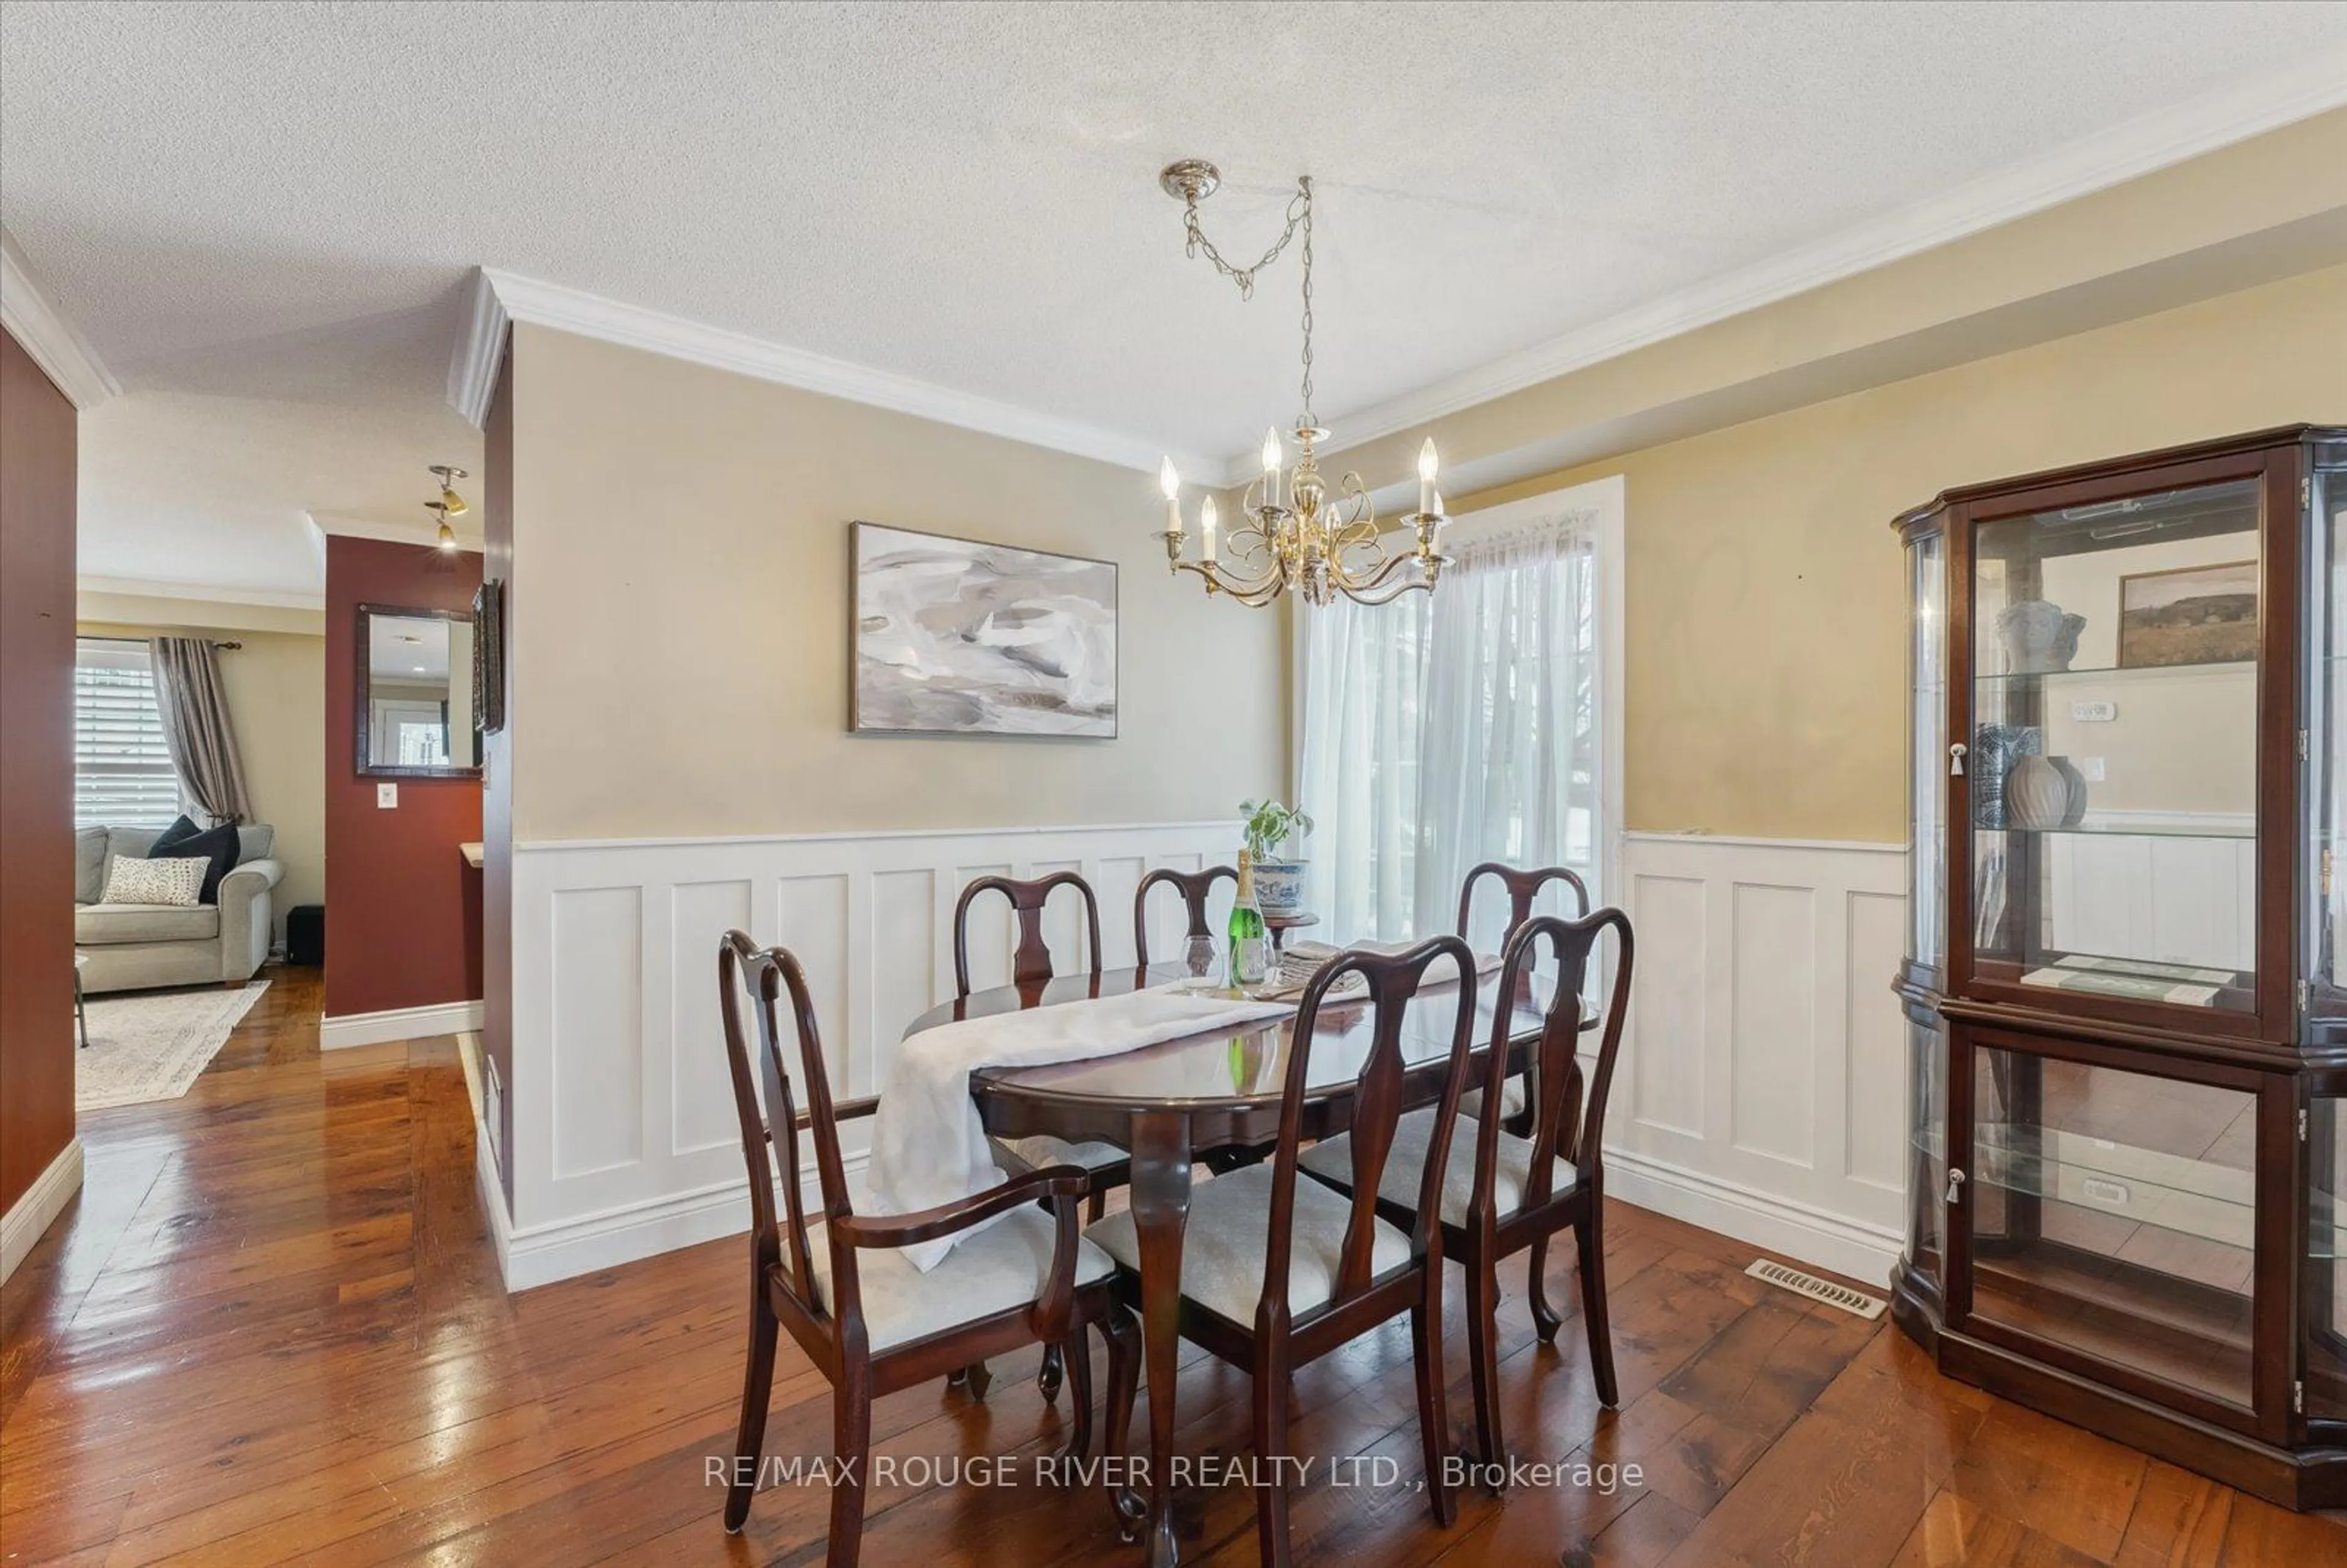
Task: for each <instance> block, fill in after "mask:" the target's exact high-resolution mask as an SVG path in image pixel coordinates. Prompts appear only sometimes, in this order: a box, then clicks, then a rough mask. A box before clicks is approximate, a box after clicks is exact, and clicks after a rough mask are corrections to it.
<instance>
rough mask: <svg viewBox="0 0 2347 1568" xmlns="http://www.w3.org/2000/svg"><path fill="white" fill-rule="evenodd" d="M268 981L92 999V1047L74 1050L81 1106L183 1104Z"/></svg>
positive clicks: (77, 1105)
mask: <svg viewBox="0 0 2347 1568" xmlns="http://www.w3.org/2000/svg"><path fill="white" fill-rule="evenodd" d="M267 989H269V982H268V981H267V980H255V981H253V982H252V983H251V985H249V986H246V987H245V988H244V989H242V990H235V991H231V990H222V989H220V988H218V987H213V988H211V989H207V990H184V991H126V992H121V993H118V994H116V995H113V996H102V997H91V998H90V999H88V1001H87V1003H85V1004H84V1005H85V1007H86V1008H87V1010H88V1015H89V1049H88V1050H82V1049H81V1042H80V1039H79V1037H78V1036H77V1037H76V1038H75V1042H74V1044H75V1049H74V1063H75V1071H74V1109H75V1110H77V1111H103V1110H105V1109H107V1108H108V1106H113V1105H137V1104H139V1103H140V1102H144V1101H149V1100H177V1099H178V1098H179V1096H180V1095H182V1094H185V1093H186V1092H187V1091H188V1086H189V1085H190V1084H191V1083H193V1082H195V1081H196V1078H197V1076H198V1075H199V1074H200V1073H201V1072H202V1071H203V1070H204V1067H205V1065H206V1064H207V1063H209V1062H210V1061H211V1059H212V1058H213V1057H215V1056H218V1055H219V1054H220V1047H221V1046H223V1045H226V1044H227V1043H228V1037H229V1031H230V1030H233V1029H235V1028H236V1025H237V1020H240V1019H241V1018H243V1017H244V1015H245V1013H246V1012H247V1011H248V1010H250V1009H251V1006H252V1004H253V1003H254V1002H255V1001H257V1000H258V999H260V997H261V992H263V991H265V990H267ZM68 1025H69V1026H70V1020H68Z"/></svg>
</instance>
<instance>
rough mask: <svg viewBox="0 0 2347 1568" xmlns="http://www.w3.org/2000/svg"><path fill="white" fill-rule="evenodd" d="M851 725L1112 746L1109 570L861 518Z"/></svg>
mask: <svg viewBox="0 0 2347 1568" xmlns="http://www.w3.org/2000/svg"><path fill="white" fill-rule="evenodd" d="M848 593H849V608H850V614H849V617H848V623H849V629H850V632H849V635H850V646H849V650H848V674H847V679H848V729H849V731H850V732H851V733H856V734H863V735H932V736H935V735H953V736H986V737H989V738H1004V739H1020V740H1114V739H1115V738H1116V737H1117V730H1118V714H1117V692H1118V667H1117V660H1118V646H1117V643H1118V635H1117V634H1118V621H1119V609H1120V606H1119V599H1118V595H1119V583H1118V576H1117V566H1116V563H1115V562H1114V561H1106V560H1097V559H1092V558H1090V557H1085V556H1073V555H1065V554H1061V553H1060V552H1058V551H1054V550H1042V549H1035V548H1030V547H1029V546H1025V545H1010V544H1001V543H997V542H993V541H989V540H984V539H971V538H958V537H956V536H953V535H948V534H936V533H928V532H925V531H923V530H920V529H917V528H895V527H892V526H890V525H887V524H882V523H872V522H864V521H856V522H855V523H852V524H851V525H850V544H849V549H848Z"/></svg>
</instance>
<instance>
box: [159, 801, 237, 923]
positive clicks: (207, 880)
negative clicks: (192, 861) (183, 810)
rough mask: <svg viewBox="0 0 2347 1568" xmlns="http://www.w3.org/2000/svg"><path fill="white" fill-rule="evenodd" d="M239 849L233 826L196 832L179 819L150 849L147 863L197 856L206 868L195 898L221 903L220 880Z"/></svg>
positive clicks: (192, 826) (234, 825)
mask: <svg viewBox="0 0 2347 1568" xmlns="http://www.w3.org/2000/svg"><path fill="white" fill-rule="evenodd" d="M239 853H240V845H239V841H238V838H237V833H236V824H234V823H232V822H227V823H222V824H221V825H220V826H218V827H212V828H205V829H202V830H200V831H199V830H198V828H197V826H196V825H195V824H194V823H193V822H190V820H189V819H188V818H186V817H184V816H182V817H181V818H179V821H177V822H175V823H173V824H172V825H170V826H169V827H167V828H165V829H164V830H163V832H162V835H161V836H160V837H159V838H157V839H156V840H155V842H154V844H153V845H150V846H149V848H148V851H147V858H148V859H149V860H184V859H188V858H190V857H192V856H202V857H203V858H204V859H205V860H206V861H207V862H209V864H208V865H207V866H206V867H205V870H204V886H203V888H202V890H201V891H200V893H198V894H197V898H198V899H199V901H200V902H202V903H206V904H217V903H219V902H220V878H221V877H223V876H227V875H228V874H229V872H230V871H231V870H232V869H234V868H235V866H236V862H237V856H238V854H239Z"/></svg>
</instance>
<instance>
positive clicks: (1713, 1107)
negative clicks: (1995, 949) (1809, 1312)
mask: <svg viewBox="0 0 2347 1568" xmlns="http://www.w3.org/2000/svg"><path fill="white" fill-rule="evenodd" d="M1623 885H1624V899H1623V902H1624V907H1625V908H1626V909H1627V911H1628V913H1629V915H1630V919H1631V923H1632V925H1633V926H1634V927H1635V929H1636V932H1637V936H1638V961H1637V969H1636V973H1635V976H1634V977H1633V979H1632V981H1631V999H1630V1013H1629V1020H1628V1029H1627V1031H1626V1040H1627V1043H1626V1044H1625V1046H1624V1051H1625V1052H1626V1056H1627V1060H1626V1061H1624V1063H1623V1064H1622V1066H1621V1069H1620V1071H1619V1072H1618V1074H1617V1076H1616V1078H1615V1083H1616V1085H1617V1089H1616V1099H1615V1101H1614V1103H1613V1104H1612V1105H1611V1106H1610V1107H1609V1108H1608V1112H1607V1116H1606V1130H1607V1138H1606V1149H1607V1183H1608V1191H1610V1192H1611V1193H1613V1194H1614V1195H1615V1196H1618V1197H1620V1198H1622V1199H1624V1201H1626V1202H1629V1203H1633V1204H1639V1205H1641V1206H1643V1207H1647V1208H1653V1209H1659V1210H1661V1211H1663V1212H1664V1213H1666V1214H1674V1215H1676V1216H1677V1217H1679V1218H1681V1219H1685V1220H1687V1221H1689V1222H1690V1223H1693V1224H1696V1225H1703V1226H1705V1227H1706V1228H1708V1229H1711V1230H1717V1231H1720V1232H1723V1233H1725V1234H1727V1235H1735V1236H1738V1237H1741V1238H1742V1239H1744V1240H1747V1241H1751V1242H1754V1243H1756V1244H1758V1245H1764V1246H1768V1247H1771V1248H1773V1249H1775V1250H1777V1251H1780V1252H1784V1253H1788V1254H1789V1255H1792V1256H1794V1257H1797V1258H1800V1259H1802V1260H1803V1261H1805V1262H1809V1263H1812V1264H1816V1265H1818V1266H1821V1267H1826V1268H1830V1269H1833V1270H1836V1271H1838V1272H1840V1273H1842V1274H1846V1275H1850V1276H1854V1277H1856V1278H1859V1279H1861V1280H1864V1281H1867V1282H1868V1283H1870V1284H1880V1283H1881V1282H1882V1281H1883V1280H1884V1279H1885V1278H1886V1277H1887V1276H1888V1275H1889V1273H1890V1269H1891V1263H1892V1262H1893V1261H1894V1260H1895V1259H1896V1258H1897V1256H1898V1254H1899V1249H1900V1245H1901V1225H1902V1215H1903V1213H1904V1210H1903V1206H1902V1192H1903V1177H1902V1172H1903V1168H1904V1162H1903V1160H1902V1158H1901V1147H1902V1146H1903V1144H1904V1143H1905V1140H1906V1114H1907V1112H1906V1084H1907V1062H1906V1044H1905V1039H1906V1037H1905V1030H1904V1026H1903V1024H1902V1022H1901V1014H1900V1010H1899V1006H1898V1003H1897V1001H1896V1000H1895V999H1893V997H1892V996H1891V979H1892V977H1893V975H1894V974H1895V972H1896V970H1897V968H1898V964H1899V959H1900V957H1901V953H1902V952H1903V950H1904V947H1905V930H1906V925H1905V922H1906V912H1907V901H1906V852H1905V849H1904V848H1903V846H1901V845H1871V844H1813V843H1797V842H1788V841H1783V840H1765V839H1735V838H1713V837H1698V836H1692V835H1660V834H1631V835H1628V836H1627V837H1626V839H1625V841H1624V852H1623ZM1625 1100H1626V1102H1627V1103H1624V1101H1625Z"/></svg>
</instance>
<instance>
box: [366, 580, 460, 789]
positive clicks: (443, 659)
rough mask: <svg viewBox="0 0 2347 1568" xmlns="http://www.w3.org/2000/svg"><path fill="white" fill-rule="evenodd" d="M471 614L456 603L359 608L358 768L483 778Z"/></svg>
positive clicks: (391, 774)
mask: <svg viewBox="0 0 2347 1568" xmlns="http://www.w3.org/2000/svg"><path fill="white" fill-rule="evenodd" d="M473 643H474V634H473V619H472V617H471V616H470V615H469V614H467V613H466V612H465V611H463V610H414V609H406V608H403V607H401V606H397V605H388V604H362V605H360V606H359V607H358V637H357V641H355V642H354V644H353V647H354V649H355V657H354V663H355V664H356V665H357V667H358V668H357V671H356V680H357V686H356V690H357V693H358V700H357V702H356V703H355V704H354V708H353V715H354V720H355V723H354V728H355V729H356V731H357V736H356V740H357V757H358V771H359V773H360V774H362V775H364V776H369V777H376V778H478V777H479V776H480V774H481V751H480V737H479V735H478V734H477V733H476V732H475V730H474V727H473V691H474V684H473Z"/></svg>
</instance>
